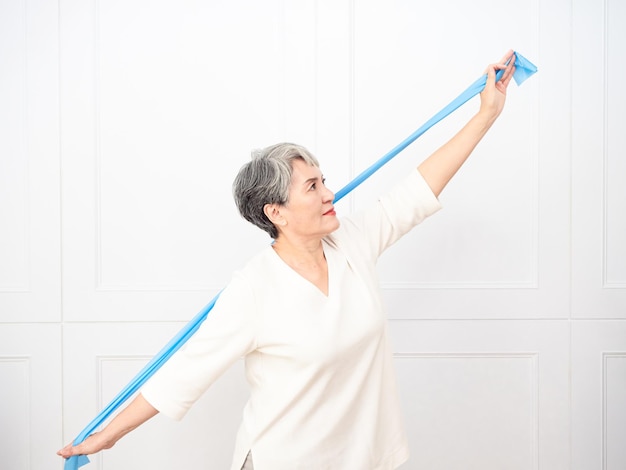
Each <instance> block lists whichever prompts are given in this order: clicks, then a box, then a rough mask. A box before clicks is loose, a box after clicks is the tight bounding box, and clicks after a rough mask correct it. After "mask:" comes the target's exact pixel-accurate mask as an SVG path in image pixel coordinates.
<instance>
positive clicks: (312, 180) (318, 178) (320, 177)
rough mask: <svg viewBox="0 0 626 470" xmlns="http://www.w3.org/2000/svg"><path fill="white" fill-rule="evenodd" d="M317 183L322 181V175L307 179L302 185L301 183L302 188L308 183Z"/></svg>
mask: <svg viewBox="0 0 626 470" xmlns="http://www.w3.org/2000/svg"><path fill="white" fill-rule="evenodd" d="M317 181H324V175H321V176H319V177H317V176H314V177H312V178H309V179H307V180H305V181H304V183H302V186H306V185H307V184H309V183H315V182H317Z"/></svg>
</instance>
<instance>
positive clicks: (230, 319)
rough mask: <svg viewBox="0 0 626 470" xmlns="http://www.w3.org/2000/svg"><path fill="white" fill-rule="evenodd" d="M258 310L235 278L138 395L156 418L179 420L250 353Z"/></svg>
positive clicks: (242, 283) (238, 277)
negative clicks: (213, 384)
mask: <svg viewBox="0 0 626 470" xmlns="http://www.w3.org/2000/svg"><path fill="white" fill-rule="evenodd" d="M257 322H258V318H257V310H256V308H255V302H254V296H253V294H252V290H251V289H250V287H249V285H248V283H247V281H246V280H245V278H243V277H242V276H241V275H239V274H238V273H236V274H235V275H234V277H233V279H232V281H231V282H230V283H229V285H228V286H227V287H226V288H225V289H224V290H223V291H222V293H221V294H220V296H219V298H218V299H217V301H216V303H215V306H214V307H213V309H212V310H211V311H210V312H209V314H208V316H207V318H206V319H205V320H204V322H203V323H202V325H201V326H200V327H199V328H198V330H197V331H196V332H195V333H194V335H193V336H192V337H191V338H190V339H189V340H188V341H187V343H186V344H185V345H184V346H183V347H182V348H181V349H180V350H179V351H177V352H176V353H175V354H174V355H173V356H172V357H171V358H170V359H169V360H168V361H167V363H166V364H165V365H164V366H163V367H162V368H161V369H160V370H159V371H157V372H156V373H155V374H154V376H153V377H152V378H151V379H150V380H149V381H148V382H147V383H146V384H145V385H144V387H143V388H142V390H141V393H142V395H143V396H144V398H145V399H146V400H147V401H148V402H149V403H150V404H151V405H152V406H154V407H155V408H156V409H157V410H159V412H161V413H163V414H165V415H166V416H169V417H171V418H173V419H176V420H180V419H182V417H183V416H184V415H185V414H186V413H187V411H188V410H189V408H191V406H192V405H193V404H194V403H195V402H196V401H197V400H198V399H199V398H200V396H201V395H202V394H203V393H204V392H205V391H206V390H207V389H208V388H209V387H210V385H211V384H212V383H213V382H215V380H217V378H218V377H219V376H221V375H222V374H223V373H224V372H225V371H226V370H227V369H228V368H229V367H230V366H231V365H232V364H233V363H234V362H235V361H237V360H238V359H240V358H241V357H242V356H245V355H246V354H248V353H249V352H250V351H252V350H254V348H255V344H256V331H257Z"/></svg>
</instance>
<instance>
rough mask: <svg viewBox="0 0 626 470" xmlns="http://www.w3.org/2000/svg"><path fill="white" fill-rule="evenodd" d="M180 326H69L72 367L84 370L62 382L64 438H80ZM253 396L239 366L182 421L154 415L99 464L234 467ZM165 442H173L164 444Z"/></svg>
mask: <svg viewBox="0 0 626 470" xmlns="http://www.w3.org/2000/svg"><path fill="white" fill-rule="evenodd" d="M180 327H182V325H180V324H174V323H162V324H153V325H141V324H122V323H110V324H101V323H94V324H88V325H67V326H66V327H65V332H64V362H65V365H66V367H67V368H68V369H69V370H72V371H77V370H80V371H81V373H80V374H75V373H68V374H66V375H65V379H64V380H65V390H66V393H65V397H64V403H65V405H64V406H65V410H66V415H65V422H64V433H65V439H66V440H67V441H68V442H69V441H70V440H72V439H74V438H75V437H76V436H77V435H78V434H79V433H80V432H81V431H82V429H83V428H84V427H85V426H86V425H87V424H88V423H89V422H90V421H91V420H92V419H93V418H95V417H96V416H97V415H98V414H99V413H100V411H101V410H103V409H104V408H105V407H106V406H107V405H108V404H109V403H110V401H111V400H112V399H113V398H114V397H115V396H116V395H117V394H118V393H119V392H120V391H121V390H122V389H123V388H124V387H125V386H126V385H127V384H128V383H130V381H131V380H132V379H133V378H134V377H135V375H136V374H137V373H138V372H139V371H140V370H141V368H142V367H143V366H144V365H145V363H147V362H148V360H149V359H150V358H151V357H152V356H153V355H154V354H155V353H156V352H157V351H158V350H160V349H161V347H162V346H163V345H164V344H165V343H166V342H167V341H168V340H169V339H170V338H171V337H173V336H174V334H175V333H176V332H177V331H178V329H179V328H180ZM138 338H142V340H140V341H139V340H138ZM247 396H248V392H247V387H246V383H245V378H244V374H243V364H242V363H239V364H236V366H234V367H233V368H232V369H230V370H229V371H228V372H227V373H226V374H225V375H224V376H223V377H221V378H220V380H219V381H218V382H217V383H216V384H215V386H213V387H212V388H211V389H210V390H209V391H208V392H207V393H206V394H205V395H204V396H203V397H202V399H201V400H200V401H199V402H198V403H197V404H196V406H194V408H193V409H192V410H191V411H190V412H189V413H188V414H187V416H185V418H184V419H183V420H182V421H180V422H176V421H173V420H171V419H169V418H166V417H164V416H156V417H155V418H153V419H152V420H151V421H149V422H148V423H146V424H144V425H143V426H142V427H141V430H140V431H138V432H136V433H133V434H132V435H129V436H127V437H125V438H124V439H123V440H122V441H120V442H119V444H118V445H116V446H115V449H114V451H110V452H103V453H101V454H99V455H96V456H94V457H93V461H94V463H95V464H97V465H98V466H99V468H103V469H124V468H129V469H130V468H138V467H141V468H155V469H156V468H173V467H177V466H181V467H184V468H202V467H208V468H228V466H229V465H230V459H231V457H232V452H233V446H234V442H235V434H236V431H237V428H238V426H239V422H240V420H241V412H242V409H243V405H244V403H245V401H246V399H247ZM129 402H130V401H129ZM164 442H167V443H168V445H167V446H164V445H161V444H162V443H164ZM155 443H157V444H158V445H156V446H155ZM172 449H176V451H175V452H173V451H172Z"/></svg>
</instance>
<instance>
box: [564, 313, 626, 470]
mask: <svg viewBox="0 0 626 470" xmlns="http://www.w3.org/2000/svg"><path fill="white" fill-rule="evenodd" d="M625 377H626V322H624V321H622V320H612V321H597V320H580V321H576V322H574V324H573V328H572V469H573V470H579V469H580V470H582V469H587V468H601V469H602V470H617V469H619V468H624V466H625V465H626V454H625V453H624V446H623V442H624V439H625V438H626V427H624V419H623V418H624V410H625V403H626V402H625V400H624V397H625V396H626V382H625V381H624V378H625Z"/></svg>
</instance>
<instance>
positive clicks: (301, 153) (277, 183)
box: [233, 143, 319, 239]
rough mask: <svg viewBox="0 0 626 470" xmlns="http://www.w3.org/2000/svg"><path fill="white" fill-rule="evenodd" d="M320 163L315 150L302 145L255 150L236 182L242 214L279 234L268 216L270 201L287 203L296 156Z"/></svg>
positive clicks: (308, 162) (275, 235)
mask: <svg viewBox="0 0 626 470" xmlns="http://www.w3.org/2000/svg"><path fill="white" fill-rule="evenodd" d="M298 158H299V159H301V160H304V162H305V163H307V164H309V165H311V166H316V167H319V162H318V161H317V159H316V158H315V156H313V154H312V153H311V152H309V151H308V150H307V149H305V148H304V147H302V146H300V145H296V144H290V143H280V144H275V145H272V146H270V147H266V148H264V149H260V150H254V151H253V152H252V160H250V161H249V162H248V163H246V164H245V165H244V166H242V167H241V169H240V170H239V173H238V174H237V177H236V178H235V181H234V182H233V197H234V198H235V204H236V205H237V209H239V213H240V214H241V216H242V217H243V218H244V219H246V220H247V221H248V222H250V223H252V224H254V225H256V226H257V227H259V228H260V229H262V230H265V231H266V232H267V233H269V235H270V237H272V238H274V239H275V238H277V237H278V230H277V229H276V226H275V225H274V224H273V223H272V222H271V221H270V220H269V219H268V218H267V216H266V215H265V212H264V210H263V208H264V207H265V205H266V204H279V205H284V204H286V203H287V201H288V199H289V185H290V184H291V175H292V173H293V166H292V162H293V160H295V159H298Z"/></svg>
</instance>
